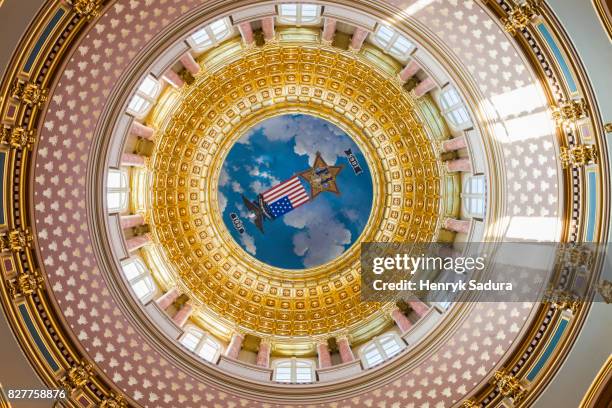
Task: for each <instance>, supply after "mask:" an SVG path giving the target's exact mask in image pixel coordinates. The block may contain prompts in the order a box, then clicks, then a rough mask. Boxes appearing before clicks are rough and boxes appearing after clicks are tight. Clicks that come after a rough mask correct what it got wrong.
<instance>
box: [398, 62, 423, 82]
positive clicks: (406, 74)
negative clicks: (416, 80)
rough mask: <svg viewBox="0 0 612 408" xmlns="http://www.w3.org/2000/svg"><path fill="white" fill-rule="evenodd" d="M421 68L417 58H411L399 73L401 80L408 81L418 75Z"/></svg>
mask: <svg viewBox="0 0 612 408" xmlns="http://www.w3.org/2000/svg"><path fill="white" fill-rule="evenodd" d="M420 69H421V66H420V65H419V64H418V62H416V61H415V60H410V62H408V64H406V66H405V67H404V68H403V69H402V70H401V71H400V72H399V74H397V76H398V77H399V79H400V81H402V82H406V81H407V80H409V79H410V78H412V77H413V76H415V75H416V73H417V72H419V70H420Z"/></svg>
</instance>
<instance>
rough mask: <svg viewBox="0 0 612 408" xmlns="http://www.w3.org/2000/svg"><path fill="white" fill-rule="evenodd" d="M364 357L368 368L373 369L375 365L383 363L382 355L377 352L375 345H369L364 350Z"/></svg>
mask: <svg viewBox="0 0 612 408" xmlns="http://www.w3.org/2000/svg"><path fill="white" fill-rule="evenodd" d="M363 354H364V357H365V360H366V362H367V364H368V367H373V366H375V365H376V364H380V363H382V362H383V361H384V359H383V356H382V354H381V353H380V351H378V348H377V347H376V344H370V345H369V346H367V347H366V348H365V349H364V353H363Z"/></svg>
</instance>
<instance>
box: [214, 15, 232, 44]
mask: <svg viewBox="0 0 612 408" xmlns="http://www.w3.org/2000/svg"><path fill="white" fill-rule="evenodd" d="M210 29H211V30H212V32H213V34H214V35H215V38H216V39H217V40H219V39H221V38H223V37H224V36H225V34H227V32H228V31H229V27H228V26H227V22H226V21H225V19H221V20H217V21H215V22H214V23H212V24H211V25H210Z"/></svg>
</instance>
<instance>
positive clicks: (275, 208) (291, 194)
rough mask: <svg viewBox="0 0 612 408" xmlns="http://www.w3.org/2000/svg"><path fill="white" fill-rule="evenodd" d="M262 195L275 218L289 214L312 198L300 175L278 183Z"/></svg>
mask: <svg viewBox="0 0 612 408" xmlns="http://www.w3.org/2000/svg"><path fill="white" fill-rule="evenodd" d="M261 195H262V196H263V201H264V203H266V205H267V206H268V208H269V209H270V214H271V215H272V216H273V217H274V218H276V217H280V216H281V215H283V214H287V213H288V212H289V211H291V210H293V209H295V208H298V207H299V206H300V205H302V204H304V203H306V202H307V201H308V200H310V197H309V196H308V192H306V189H305V188H304V186H303V185H302V182H301V181H300V179H299V178H298V176H293V177H291V178H290V179H288V180H285V181H283V182H282V183H279V184H277V185H276V186H274V187H272V188H271V189H269V190H266V191H264V192H263V193H262V194H261Z"/></svg>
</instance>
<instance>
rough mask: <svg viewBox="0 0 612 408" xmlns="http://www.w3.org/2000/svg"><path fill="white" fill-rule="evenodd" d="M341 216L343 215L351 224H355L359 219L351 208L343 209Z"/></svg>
mask: <svg viewBox="0 0 612 408" xmlns="http://www.w3.org/2000/svg"><path fill="white" fill-rule="evenodd" d="M342 214H344V216H345V217H346V218H348V219H349V220H350V221H352V222H355V221H357V220H358V219H359V212H358V211H357V210H355V209H353V208H351V209H343V210H342Z"/></svg>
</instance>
